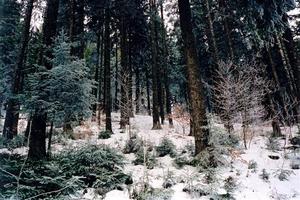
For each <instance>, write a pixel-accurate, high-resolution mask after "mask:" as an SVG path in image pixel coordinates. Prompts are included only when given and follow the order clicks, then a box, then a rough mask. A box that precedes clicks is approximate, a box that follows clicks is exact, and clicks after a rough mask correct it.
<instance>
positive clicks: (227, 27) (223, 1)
mask: <svg viewBox="0 0 300 200" xmlns="http://www.w3.org/2000/svg"><path fill="white" fill-rule="evenodd" d="M226 3H227V2H226V0H219V6H220V9H221V15H222V19H223V26H224V31H225V33H226V39H227V43H228V48H229V57H230V59H234V50H233V43H232V40H231V31H232V28H231V27H230V24H229V21H228V16H230V14H231V13H227V12H228V11H227V6H226Z"/></svg>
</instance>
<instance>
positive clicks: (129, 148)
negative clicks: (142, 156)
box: [123, 137, 143, 154]
mask: <svg viewBox="0 0 300 200" xmlns="http://www.w3.org/2000/svg"><path fill="white" fill-rule="evenodd" d="M141 148H143V141H142V140H141V139H140V138H139V137H136V138H132V139H128V140H127V141H126V144H125V147H124V149H123V153H125V154H128V153H136V152H138V151H139V150H140V149H141Z"/></svg>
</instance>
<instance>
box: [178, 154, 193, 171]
mask: <svg viewBox="0 0 300 200" xmlns="http://www.w3.org/2000/svg"><path fill="white" fill-rule="evenodd" d="M174 163H175V165H176V167H178V168H179V169H181V168H182V167H184V166H185V165H191V159H190V158H189V157H187V156H185V155H181V156H176V157H175V159H174Z"/></svg>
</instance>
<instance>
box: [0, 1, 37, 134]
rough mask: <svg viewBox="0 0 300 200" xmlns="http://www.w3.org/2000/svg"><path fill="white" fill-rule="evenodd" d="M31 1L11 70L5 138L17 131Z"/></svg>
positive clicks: (28, 4) (4, 130)
mask: <svg viewBox="0 0 300 200" xmlns="http://www.w3.org/2000/svg"><path fill="white" fill-rule="evenodd" d="M33 3H34V0H29V1H28V2H27V7H26V11H25V18H24V25H23V30H22V35H21V39H22V43H21V45H20V50H19V52H18V53H17V54H18V56H17V63H16V67H15V70H14V72H13V74H14V80H13V82H12V97H11V98H9V99H8V103H7V109H6V116H5V122H4V128H3V135H5V136H6V137H7V138H12V137H13V136H15V135H17V133H18V121H19V109H20V102H19V101H18V99H17V98H18V97H17V95H18V94H19V93H20V92H21V88H22V79H23V78H24V62H25V57H26V49H27V46H28V41H29V33H30V21H31V16H32V10H33Z"/></svg>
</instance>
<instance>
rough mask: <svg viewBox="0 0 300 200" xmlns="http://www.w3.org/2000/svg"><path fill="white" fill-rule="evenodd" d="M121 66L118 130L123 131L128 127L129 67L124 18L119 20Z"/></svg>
mask: <svg viewBox="0 0 300 200" xmlns="http://www.w3.org/2000/svg"><path fill="white" fill-rule="evenodd" d="M120 32H121V66H122V80H121V102H120V108H121V120H120V128H121V129H125V127H126V125H129V112H128V111H129V88H128V84H129V83H128V82H129V69H128V68H129V67H128V43H127V37H128V34H127V29H126V23H125V19H124V17H123V18H122V20H121V28H120Z"/></svg>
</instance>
